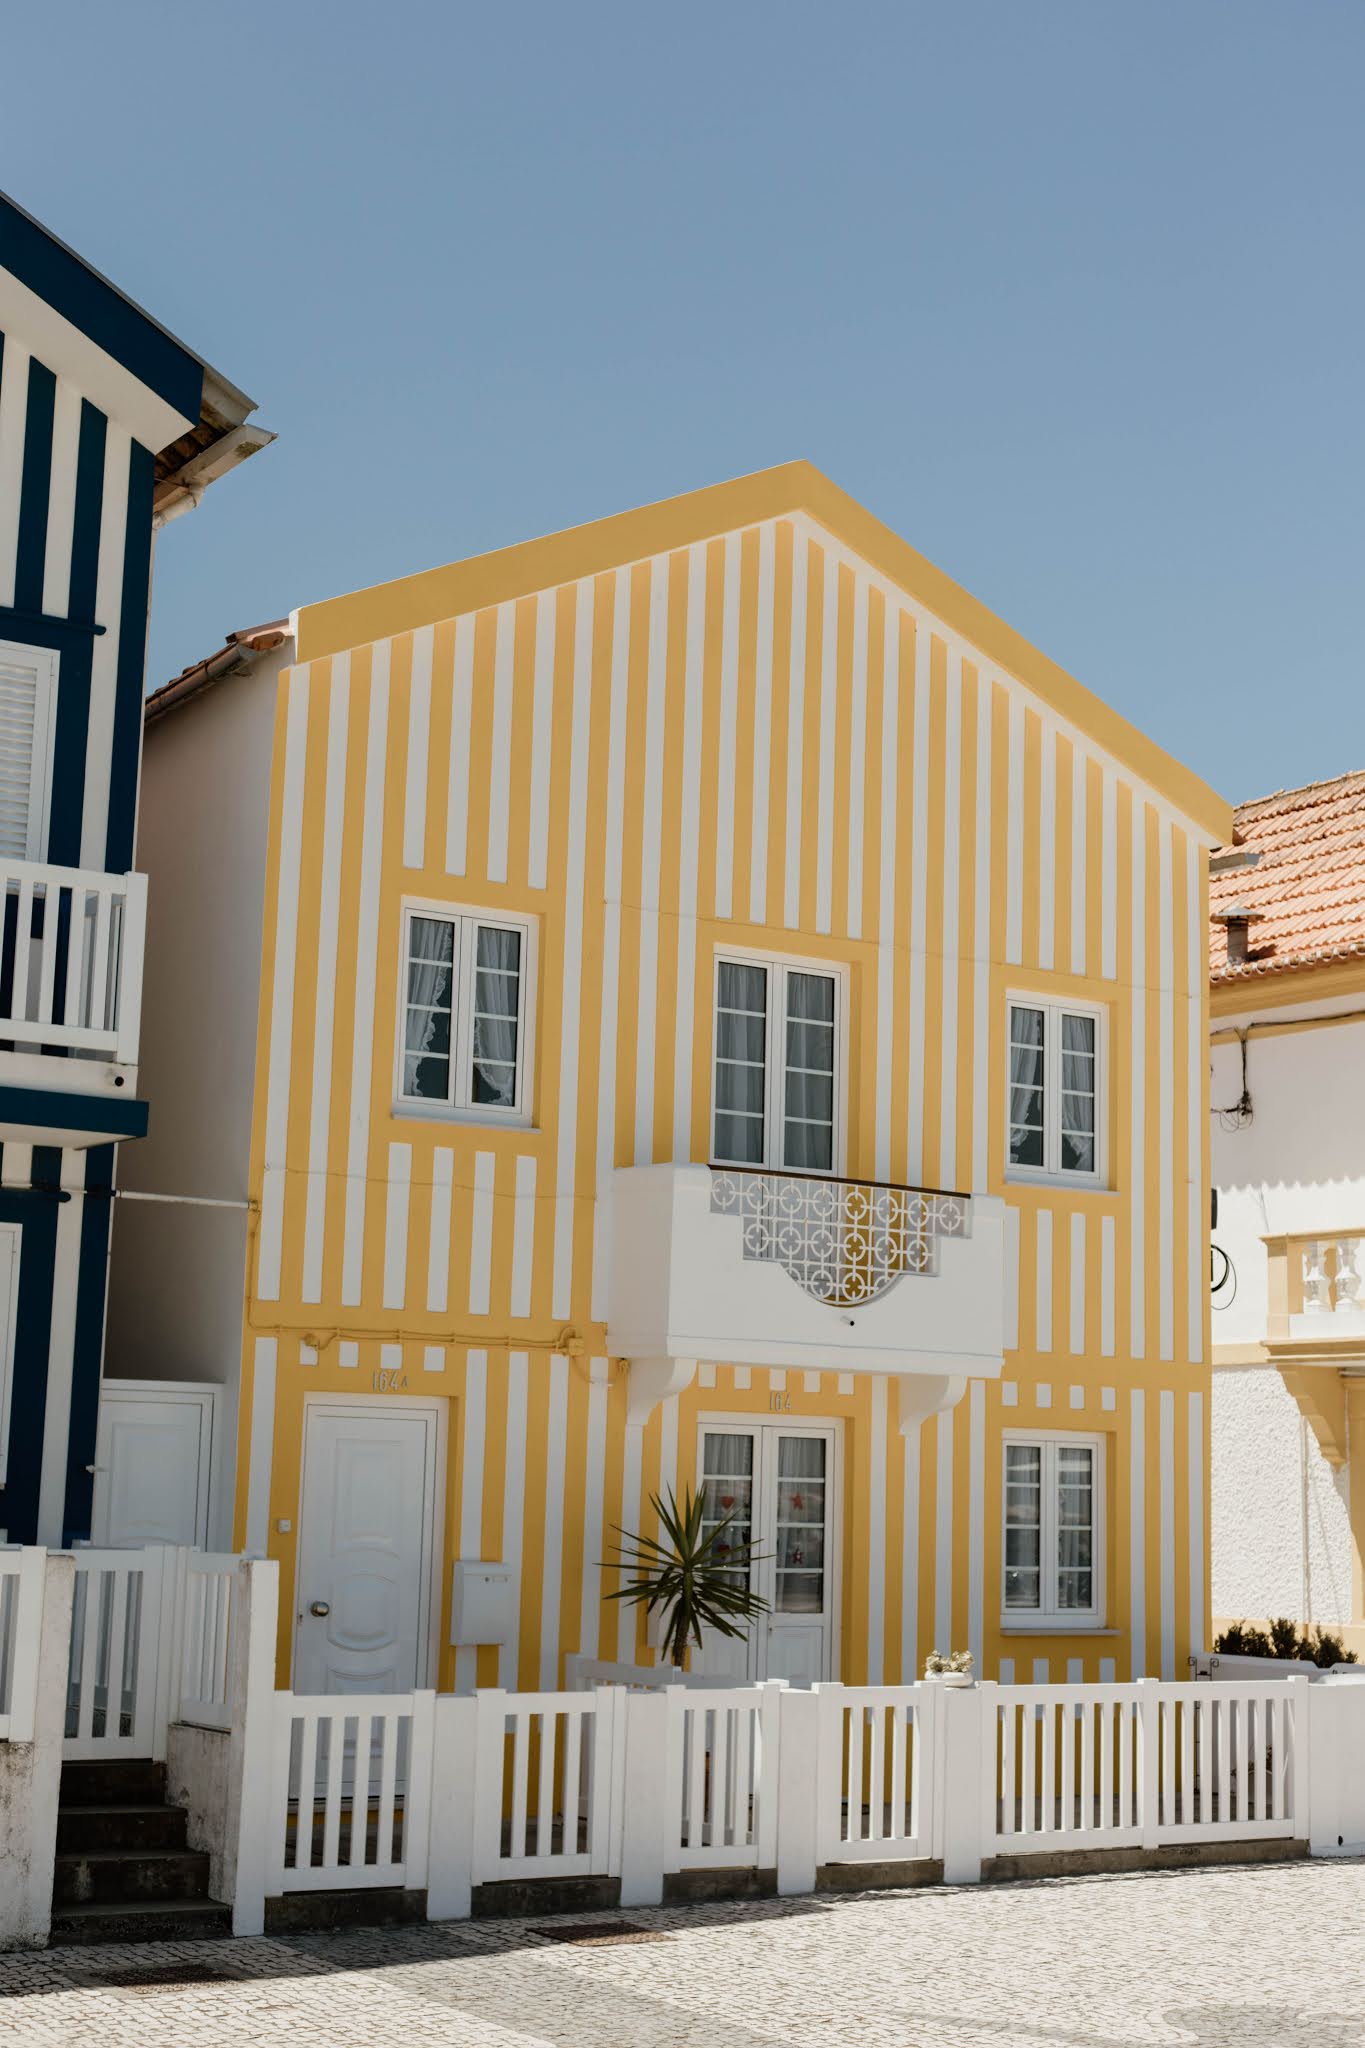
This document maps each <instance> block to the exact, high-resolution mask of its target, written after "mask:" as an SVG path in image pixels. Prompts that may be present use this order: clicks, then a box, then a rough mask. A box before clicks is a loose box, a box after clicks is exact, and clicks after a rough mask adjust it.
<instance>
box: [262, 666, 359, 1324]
mask: <svg viewBox="0 0 1365 2048" xmlns="http://www.w3.org/2000/svg"><path fill="white" fill-rule="evenodd" d="M286 688H287V691H288V704H287V708H286V712H285V729H284V786H283V791H282V798H281V805H280V864H279V876H278V880H277V885H276V895H275V972H274V979H273V981H272V983H271V989H270V1058H269V1063H268V1065H267V1068H266V1076H267V1078H266V1093H265V1165H264V1171H263V1173H262V1176H261V1222H260V1237H259V1239H258V1241H257V1251H256V1291H257V1293H258V1294H259V1295H260V1297H261V1299H262V1300H263V1301H278V1300H279V1298H280V1255H281V1245H282V1241H283V1234H284V1168H285V1155H286V1151H287V1144H288V1137H289V1074H290V1066H291V1062H292V1055H293V1044H292V1039H293V1028H294V955H295V950H296V947H297V943H298V928H299V861H300V857H301V848H302V843H303V785H304V771H305V768H306V766H307V753H308V670H307V668H301V669H295V670H294V671H293V672H292V673H291V675H290V677H289V680H288V683H287V685H286ZM367 1108H368V1105H367Z"/></svg>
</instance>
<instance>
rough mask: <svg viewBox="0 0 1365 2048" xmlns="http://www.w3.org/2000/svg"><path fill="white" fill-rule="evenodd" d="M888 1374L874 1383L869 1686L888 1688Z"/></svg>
mask: <svg viewBox="0 0 1365 2048" xmlns="http://www.w3.org/2000/svg"><path fill="white" fill-rule="evenodd" d="M888 1391H889V1382H888V1380H887V1377H886V1375H885V1373H880V1372H879V1373H875V1374H874V1375H873V1379H872V1428H871V1431H870V1433H869V1437H868V1481H867V1682H868V1684H869V1685H885V1684H886V1406H887V1394H888Z"/></svg>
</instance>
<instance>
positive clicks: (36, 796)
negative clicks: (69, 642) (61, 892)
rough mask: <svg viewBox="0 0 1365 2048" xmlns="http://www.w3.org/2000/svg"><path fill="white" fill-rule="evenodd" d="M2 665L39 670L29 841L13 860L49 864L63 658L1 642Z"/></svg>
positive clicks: (25, 644) (20, 644) (47, 649)
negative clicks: (59, 693)
mask: <svg viewBox="0 0 1365 2048" xmlns="http://www.w3.org/2000/svg"><path fill="white" fill-rule="evenodd" d="M0 661H12V662H13V663H14V664H15V665H16V667H18V666H23V665H25V664H32V665H33V666H34V667H36V668H37V670H38V683H37V688H36V690H35V692H34V705H33V761H32V764H31V766H30V769H29V789H30V791H31V800H30V803H29V812H28V837H27V842H26V844H25V848H24V851H23V853H22V854H11V855H10V856H9V858H10V859H11V860H20V859H22V860H33V861H45V860H46V859H47V835H48V826H49V823H50V821H51V813H52V755H53V749H54V741H55V738H56V731H57V675H58V670H59V667H60V662H61V657H60V655H59V654H58V652H57V650H56V648H55V647H34V646H32V645H30V644H29V643H28V642H26V641H21V640H0Z"/></svg>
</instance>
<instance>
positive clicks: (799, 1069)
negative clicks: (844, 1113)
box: [782, 974, 834, 1173]
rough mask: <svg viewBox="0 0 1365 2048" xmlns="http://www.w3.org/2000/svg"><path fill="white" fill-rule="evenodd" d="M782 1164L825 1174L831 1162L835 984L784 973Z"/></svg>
mask: <svg viewBox="0 0 1365 2048" xmlns="http://www.w3.org/2000/svg"><path fill="white" fill-rule="evenodd" d="M783 1123H784V1130H783V1142H782V1153H783V1157H782V1164H783V1165H784V1166H790V1167H791V1168H792V1169H793V1170H794V1171H796V1172H804V1173H828V1172H829V1170H830V1168H831V1167H832V1166H833V1164H834V983H833V981H832V979H831V978H830V976H829V975H827V974H789V975H788V976H787V1072H786V1102H785V1105H784V1115H783Z"/></svg>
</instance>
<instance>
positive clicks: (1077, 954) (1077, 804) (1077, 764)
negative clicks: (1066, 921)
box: [1071, 741, 1086, 974]
mask: <svg viewBox="0 0 1365 2048" xmlns="http://www.w3.org/2000/svg"><path fill="white" fill-rule="evenodd" d="M1085 770H1086V758H1085V755H1084V754H1083V753H1082V752H1081V750H1080V748H1079V747H1078V746H1077V745H1076V744H1075V742H1074V741H1073V742H1072V752H1071V972H1072V973H1073V974H1084V973H1085V971H1086V957H1085V918H1086V909H1085V864H1086V830H1085V828H1086V817H1085V801H1086V773H1085Z"/></svg>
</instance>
